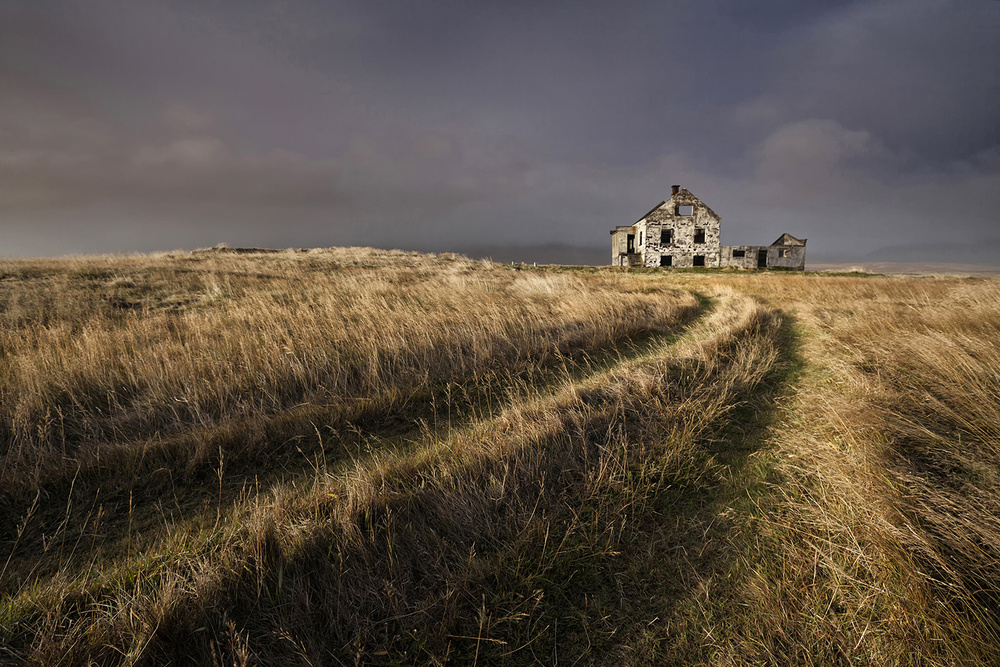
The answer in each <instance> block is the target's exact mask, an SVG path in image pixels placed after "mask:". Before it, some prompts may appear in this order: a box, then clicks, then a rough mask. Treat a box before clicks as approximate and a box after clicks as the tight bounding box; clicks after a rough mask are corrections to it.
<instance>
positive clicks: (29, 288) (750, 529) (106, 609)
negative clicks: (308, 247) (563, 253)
mask: <svg viewBox="0 0 1000 667" xmlns="http://www.w3.org/2000/svg"><path fill="white" fill-rule="evenodd" d="M0 306H2V308H0V321H2V323H3V329H2V331H0V360H2V363H3V364H4V368H5V369H9V371H8V372H5V373H4V374H3V375H2V376H0V417H2V419H0V424H2V425H0V438H2V439H0V443H2V445H0V453H2V454H3V459H2V467H0V545H2V547H3V548H2V549H0V569H2V571H0V590H2V592H3V597H2V598H0V662H3V661H9V662H14V663H23V662H29V663H36V664H57V663H58V664H81V665H83V664H91V663H97V664H160V663H165V662H174V663H179V664H180V663H189V662H196V663H202V664H241V665H243V664H246V665H249V664H348V663H353V664H449V663H450V664H537V663H542V664H556V663H568V664H574V663H579V664H594V663H602V664H603V663H607V662H611V661H615V662H622V663H623V664H633V665H641V664H873V665H899V664H914V665H925V664H932V665H933V664H941V665H952V664H987V663H989V662H990V661H992V660H994V658H995V655H996V650H997V648H998V646H1000V619H998V617H997V614H996V611H995V610H996V609H997V608H998V606H1000V594H998V591H1000V568H998V566H997V563H998V562H1000V553H998V552H1000V546H998V545H1000V501H998V498H1000V494H998V492H1000V489H998V484H1000V443H998V436H1000V432H998V428H997V424H1000V380H998V378H1000V353H998V351H997V343H996V341H997V340H1000V314H998V313H1000V308H998V306H1000V283H998V282H997V281H990V280H968V279H957V278H947V277H938V278H928V279H916V278H905V279H904V278H886V277H879V276H871V275H866V276H821V275H789V274H740V275H734V274H726V273H705V274H689V273H679V274H674V273H669V272H620V271H587V272H585V271H573V270H568V269H564V270H548V269H539V270H537V271H536V270H523V271H514V270H511V268H510V267H503V266H497V265H493V264H490V263H483V262H474V261H470V260H467V259H464V258H461V257H456V256H450V255H440V256H426V255H417V254H412V253H398V252H383V251H372V250H366V249H331V250H324V251H310V252H281V253H259V254H236V253H228V252H223V251H212V252H201V253H193V254H188V253H174V254H164V255H157V256H148V257H115V258H80V259H74V260H58V261H56V260H53V261H23V262H5V263H2V264H0Z"/></svg>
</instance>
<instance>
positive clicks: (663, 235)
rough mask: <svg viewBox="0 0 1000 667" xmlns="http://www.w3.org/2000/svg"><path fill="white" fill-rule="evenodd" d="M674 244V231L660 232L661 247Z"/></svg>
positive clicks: (662, 230) (664, 230)
mask: <svg viewBox="0 0 1000 667" xmlns="http://www.w3.org/2000/svg"><path fill="white" fill-rule="evenodd" d="M673 242H674V230H672V229H661V230H660V245H669V244H671V243H673Z"/></svg>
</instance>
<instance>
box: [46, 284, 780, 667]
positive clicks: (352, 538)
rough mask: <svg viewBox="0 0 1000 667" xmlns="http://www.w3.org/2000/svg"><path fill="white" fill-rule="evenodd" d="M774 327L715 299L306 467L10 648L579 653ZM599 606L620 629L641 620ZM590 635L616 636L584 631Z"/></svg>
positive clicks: (393, 657)
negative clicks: (444, 434)
mask: <svg viewBox="0 0 1000 667" xmlns="http://www.w3.org/2000/svg"><path fill="white" fill-rule="evenodd" d="M778 324H779V320H777V319H776V318H775V317H774V315H773V314H772V313H770V312H769V311H767V310H766V309H762V308H760V307H758V306H757V305H756V304H754V303H753V302H752V301H750V300H747V299H739V298H736V297H730V298H729V299H728V300H727V301H726V302H725V304H724V306H720V308H719V309H718V311H717V312H716V313H715V314H714V315H713V317H712V318H709V319H708V320H707V321H706V322H705V323H704V324H703V325H702V326H701V327H700V328H699V330H698V331H699V333H698V335H696V336H694V337H693V338H692V340H690V341H689V342H685V343H683V344H682V345H681V346H680V347H678V348H677V349H673V350H672V349H670V348H668V347H664V348H660V349H658V350H653V351H652V352H651V353H650V354H648V355H647V356H643V357H640V358H637V359H636V360H634V361H632V362H626V363H624V364H622V365H620V366H619V367H617V368H614V369H612V370H610V371H608V372H606V373H603V374H600V375H597V376H594V377H592V378H590V379H589V380H588V381H586V382H584V383H575V382H570V383H569V384H567V385H566V386H565V387H564V388H563V389H561V390H560V391H559V392H557V393H556V394H554V395H551V396H547V395H540V396H538V397H537V398H535V399H534V400H528V401H525V402H523V403H520V404H517V405H514V406H512V407H511V408H509V409H508V410H506V411H504V412H502V413H501V414H499V415H498V416H496V417H495V418H493V419H489V420H485V421H482V422H479V423H475V424H472V425H470V426H469V427H468V428H467V429H464V430H461V431H458V432H456V433H454V434H453V435H452V437H451V438H449V439H447V440H445V441H440V440H438V439H436V438H429V439H428V440H427V441H426V442H425V443H424V445H423V446H422V447H421V448H418V449H417V450H415V451H413V452H412V453H411V454H409V455H405V456H401V457H400V456H388V457H386V456H380V455H376V456H375V457H374V458H373V459H370V460H366V461H363V462H360V463H359V465H357V467H355V468H354V469H353V470H351V471H349V472H347V474H343V475H335V476H320V477H318V478H317V479H316V480H315V481H314V483H313V484H312V485H311V488H310V489H309V491H308V492H305V493H303V490H302V489H301V488H289V489H286V490H284V491H283V492H281V493H279V494H278V495H277V496H276V497H274V499H273V500H271V501H268V502H261V500H260V499H258V500H257V501H254V502H252V503H248V504H247V505H245V506H243V507H242V508H241V509H240V513H241V516H240V518H241V521H240V522H239V523H238V524H233V525H234V528H233V529H231V531H230V532H229V533H228V534H227V535H226V536H225V538H224V539H223V540H222V543H221V544H220V546H219V547H218V548H217V549H216V550H213V551H211V552H209V553H206V554H203V555H196V556H195V557H192V558H189V559H186V560H184V561H182V562H181V563H179V564H178V565H177V566H174V567H172V568H170V569H169V570H167V571H166V572H163V571H160V572H157V573H155V574H154V575H151V576H150V577H149V579H148V580H146V581H145V582H144V584H142V585H140V584H138V583H137V584H135V586H136V589H138V590H141V591H142V592H140V593H138V594H136V593H131V592H130V591H128V592H127V591H125V590H122V587H121V584H112V585H110V586H108V587H106V588H97V589H96V590H91V591H89V592H88V593H86V594H85V595H84V596H83V605H82V609H83V610H84V611H83V613H82V614H81V613H79V612H76V611H74V609H75V608H78V607H79V606H80V605H81V600H80V598H79V597H77V596H68V595H65V594H63V595H62V596H60V597H59V598H58V602H56V603H55V605H54V608H55V610H57V611H56V613H54V614H52V615H50V616H47V617H42V618H40V619H38V620H37V621H35V622H36V623H38V624H39V625H38V626H36V628H37V629H36V632H37V633H38V635H37V636H38V637H40V638H41V641H38V640H36V642H37V643H35V644H34V645H33V646H32V649H31V654H30V656H31V658H32V659H34V660H38V661H42V662H45V661H50V660H57V659H58V660H66V661H69V662H82V661H84V660H86V659H90V658H93V657H94V656H95V655H98V656H102V657H103V658H104V659H111V658H112V657H115V656H126V657H127V660H126V661H133V660H144V661H147V660H149V661H153V662H163V661H175V662H191V661H195V662H202V663H207V662H209V661H210V660H219V661H222V662H225V663H230V662H232V663H234V664H239V663H240V662H241V661H242V660H248V661H256V660H262V661H264V662H265V663H268V664H294V663H302V664H307V663H313V664H315V663H317V662H325V661H334V662H341V663H348V662H355V663H356V662H364V663H383V662H385V663H397V662H416V663H422V664H423V663H429V664H435V663H436V664H443V663H444V662H446V661H449V660H450V661H453V662H458V663H474V662H477V661H484V662H489V663H507V662H513V663H517V664H521V663H529V662H535V661H537V660H542V661H543V662H547V661H549V659H551V658H552V657H553V654H552V653H551V652H552V651H553V650H554V651H555V658H556V659H558V655H559V652H560V651H561V652H562V656H563V659H567V660H572V659H579V658H583V657H585V656H587V655H588V654H591V652H592V650H593V646H592V645H591V646H588V645H586V644H585V643H584V637H585V636H586V635H587V634H588V633H589V631H590V628H591V627H593V628H594V631H595V633H599V634H603V629H602V628H599V626H600V623H599V622H598V623H595V621H596V620H599V619H588V618H586V613H587V610H588V608H589V605H597V604H599V605H601V606H603V607H608V608H613V605H619V606H620V605H622V604H628V605H629V607H628V608H629V609H630V608H631V605H632V602H631V601H627V600H625V599H623V598H621V596H620V594H619V591H618V590H617V589H616V588H614V587H609V586H608V585H606V583H605V582H603V581H602V578H603V576H611V577H612V578H613V579H614V578H618V579H624V580H625V581H627V582H629V583H632V581H633V580H631V579H629V578H628V577H624V578H623V577H621V576H620V575H617V574H616V571H617V568H618V565H616V563H615V561H616V557H617V556H618V555H620V553H621V551H622V550H631V549H632V544H631V542H632V541H633V540H636V541H640V542H642V541H645V540H646V539H647V538H648V537H649V533H648V532H647V531H650V532H655V531H660V532H661V533H662V532H663V531H664V529H665V528H667V523H666V522H664V523H660V521H658V519H662V518H663V515H665V514H666V515H672V514H675V513H676V510H675V508H672V507H670V505H669V504H667V505H664V504H663V502H664V496H663V493H664V492H667V490H669V489H671V488H673V489H675V490H674V491H672V493H671V495H672V497H674V498H677V499H678V500H681V501H682V502H683V500H682V499H683V495H678V493H679V492H680V491H681V490H683V489H689V490H691V491H692V492H698V489H699V488H700V487H701V486H702V485H703V484H704V478H706V477H707V478H711V477H713V476H714V475H715V474H716V473H715V472H714V464H713V463H712V459H711V457H710V456H709V455H707V453H706V451H705V450H704V449H703V448H702V443H703V442H707V441H711V440H713V438H714V437H717V434H718V433H720V432H721V431H722V430H724V429H725V428H726V424H727V420H728V418H729V414H730V412H731V410H732V409H733V407H734V406H735V405H736V404H738V403H739V402H740V401H743V400H746V397H747V396H748V394H750V393H752V392H754V391H755V388H756V387H757V385H758V384H759V383H760V382H761V381H762V379H763V378H764V377H765V376H767V375H768V374H769V373H771V372H772V367H773V364H774V363H775V362H776V360H777V357H778V352H777V350H776V349H775V346H774V340H773V335H774V332H775V329H776V327H777V326H778ZM677 516H678V519H680V518H681V515H680V514H677ZM671 529H673V526H672V525H671V526H669V528H667V533H669V532H670V530H671ZM660 537H661V539H670V538H669V535H666V536H664V535H661V536H660ZM672 566H674V567H679V568H680V567H683V561H681V560H678V561H677V562H675V563H672ZM631 574H632V576H633V577H635V576H636V575H637V574H638V575H639V577H644V576H645V575H644V574H642V573H636V572H633V573H631ZM563 578H568V579H574V580H576V581H577V584H576V585H577V586H580V587H581V588H580V589H579V590H577V591H573V590H571V589H567V588H565V583H566V582H565V581H564V580H563ZM639 581H641V579H640V580H639ZM635 583H636V584H638V583H639V582H638V581H636V582H635ZM136 589H131V590H136ZM661 595H662V594H661ZM588 596H589V597H588ZM48 604H50V605H51V604H53V603H52V601H49V603H48ZM640 608H641V605H640ZM618 616H619V617H620V620H621V621H622V622H623V626H622V630H623V632H627V633H629V634H635V633H638V632H639V631H640V628H641V626H642V625H644V623H643V624H641V625H640V626H639V627H635V625H636V624H635V623H632V622H625V621H626V620H627V614H622V613H621V612H619V614H618ZM560 623H562V629H561V632H562V635H561V636H560V628H559V624H560ZM591 642H598V643H599V644H600V649H601V650H602V651H603V650H608V648H609V647H612V646H615V645H616V642H608V641H607V638H601V637H600V636H599V635H598V636H595V637H593V638H592V640H591ZM115 659H116V660H117V659H118V658H117V657H115Z"/></svg>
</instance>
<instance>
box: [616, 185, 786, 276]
mask: <svg viewBox="0 0 1000 667" xmlns="http://www.w3.org/2000/svg"><path fill="white" fill-rule="evenodd" d="M720 223H721V218H720V217H719V214H718V213H716V212H715V211H713V210H712V209H710V208H709V207H708V206H707V205H706V204H705V203H704V202H702V201H701V200H700V199H698V198H697V197H695V196H694V195H693V194H691V192H690V191H689V190H687V189H683V188H681V187H680V186H679V185H675V186H673V192H672V193H671V196H670V199H668V200H666V201H662V202H660V203H659V204H657V205H656V206H654V207H653V209H652V210H650V211H649V212H648V213H646V215H644V216H642V217H641V218H639V220H638V221H637V222H636V223H635V224H633V225H627V226H618V227H615V228H614V229H612V230H611V264H612V266H648V267H656V266H663V267H690V266H707V267H716V268H726V267H734V268H742V269H769V268H784V269H799V270H802V269H805V268H806V241H805V239H797V238H795V237H794V236H792V235H791V234H782V235H781V237H780V238H779V239H778V240H777V241H775V242H774V243H772V244H771V245H769V246H724V245H721V242H720V232H721V224H720Z"/></svg>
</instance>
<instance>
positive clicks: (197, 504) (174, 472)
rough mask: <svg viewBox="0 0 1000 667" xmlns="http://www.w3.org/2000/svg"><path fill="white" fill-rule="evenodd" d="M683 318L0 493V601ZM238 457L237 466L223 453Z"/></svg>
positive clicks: (495, 400) (568, 375)
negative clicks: (29, 491) (526, 362)
mask: <svg viewBox="0 0 1000 667" xmlns="http://www.w3.org/2000/svg"><path fill="white" fill-rule="evenodd" d="M699 301H700V305H699V306H698V307H696V308H692V309H690V310H689V311H688V312H686V313H685V314H684V316H683V317H682V319H680V320H679V321H678V322H676V323H675V324H674V325H672V326H671V327H669V328H667V329H662V330H655V331H652V330H649V331H645V332H642V333H639V334H636V335H633V336H630V337H626V338H624V339H622V340H619V341H617V342H616V343H614V344H610V345H606V346H602V347H600V348H597V349H593V350H583V349H578V350H571V351H568V352H567V353H566V354H565V355H555V354H550V355H548V359H547V360H546V361H545V362H544V363H542V364H540V365H539V366H537V367H532V368H527V369H525V370H521V371H510V370H503V369H497V370H493V371H490V372H488V373H486V374H484V375H483V376H481V377H479V378H477V379H476V381H474V382H472V383H469V384H467V385H460V384H458V383H454V382H451V383H439V384H437V385H434V386H433V387H431V388H429V389H428V390H426V391H423V392H421V393H418V394H413V395H410V396H408V397H405V398H402V399H393V400H390V401H389V402H388V405H380V404H379V403H378V402H376V401H374V400H371V401H365V400H357V401H355V402H354V403H353V404H351V405H348V406H346V407H344V406H337V407H335V408H327V407H324V406H313V405H304V406H298V407H296V408H292V409H290V410H286V411H283V412H281V413H277V414H274V415H268V416H263V417H261V418H259V419H256V420H252V421H246V422H240V423H226V424H222V425H217V426H213V427H211V428H208V429H196V430H194V431H192V432H191V433H189V434H184V435H180V436H175V437H172V438H169V439H165V440H162V441H157V442H146V443H141V444H134V445H123V446H122V448H121V449H119V450H116V451H109V452H108V455H107V457H106V460H105V461H101V460H100V458H98V460H97V462H96V464H95V465H92V466H88V467H87V468H86V469H82V470H81V469H78V470H77V471H76V472H75V473H74V474H71V473H67V474H66V475H65V476H60V477H58V478H55V479H49V480H46V481H45V482H44V483H42V484H41V485H40V486H39V487H38V488H37V495H36V496H34V497H28V496H24V495H21V496H14V495H10V494H7V493H3V492H0V536H3V538H2V539H3V541H2V543H0V545H2V551H0V554H3V555H2V557H0V560H4V561H6V567H4V566H2V565H0V567H3V569H4V572H3V577H2V579H0V591H2V592H4V593H5V594H6V595H11V594H16V592H17V591H18V590H20V589H21V587H22V586H23V585H24V582H27V581H29V580H34V581H37V580H38V579H40V578H41V579H44V578H45V577H46V576H50V575H52V574H54V573H56V572H59V573H61V574H62V575H64V576H69V577H72V576H74V575H75V574H82V573H83V572H84V571H87V570H89V569H91V568H92V567H93V564H94V563H95V562H96V563H98V564H102V565H108V564H110V563H113V562H114V561H115V560H120V559H124V558H128V557H131V556H135V555H137V554H141V553H142V552H144V551H148V550H155V549H156V545H157V543H158V542H159V541H160V540H161V539H162V537H163V536H164V535H165V534H167V533H169V532H171V531H175V530H176V529H177V528H178V527H183V526H186V530H188V531H189V532H191V533H192V534H198V533H203V532H204V531H211V530H212V527H213V525H214V526H217V525H218V523H219V521H224V520H225V519H226V518H227V517H228V516H229V514H230V512H231V511H232V508H233V506H234V504H235V503H240V502H243V501H245V500H247V499H249V498H252V497H254V496H256V495H258V494H260V493H262V492H263V493H270V492H271V491H272V490H273V489H275V488H277V487H283V486H285V485H288V484H293V483H298V484H307V485H308V484H309V483H310V482H311V481H312V479H313V478H316V477H322V476H325V475H327V474H328V473H333V472H336V470H337V469H338V468H341V467H343V466H346V465H351V464H352V463H353V462H356V461H358V460H363V459H365V458H367V457H368V456H370V455H371V454H372V453H373V452H379V453H399V452H402V451H405V450H407V449H408V448H411V447H412V446H413V445H414V443H417V442H420V441H425V440H433V439H438V438H442V437H445V436H447V434H449V433H451V432H453V431H458V430H461V429H463V428H465V427H467V426H468V425H469V424H471V423H474V422H476V421H478V420H482V419H488V418H490V417H492V416H494V415H496V414H497V413H498V412H499V411H500V410H502V409H504V408H505V407H506V406H508V405H510V404H511V403H512V402H515V401H517V400H519V399H521V398H524V397H525V396H528V395H539V394H543V393H545V392H549V391H553V390H554V388H556V387H558V386H561V385H562V384H564V383H566V382H568V381H576V380H579V379H581V378H583V377H586V376H588V375H591V374H593V373H598V372H601V371H603V370H606V369H608V368H611V367H612V366H614V365H616V364H618V363H621V362H622V361H623V360H625V359H631V358H636V357H641V356H643V355H645V354H648V353H649V352H650V350H653V349H655V348H657V347H660V346H662V345H664V344H669V343H670V342H672V341H674V340H676V339H677V338H678V337H680V336H682V335H683V334H684V332H685V331H687V330H688V329H689V328H690V327H691V326H692V324H693V323H694V322H696V321H697V320H698V318H699V317H700V316H701V315H703V314H704V308H705V306H706V305H707V303H706V302H705V301H704V300H703V299H699ZM234 451H236V452H239V456H238V457H234V456H233V455H232V454H230V453H231V452H234Z"/></svg>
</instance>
